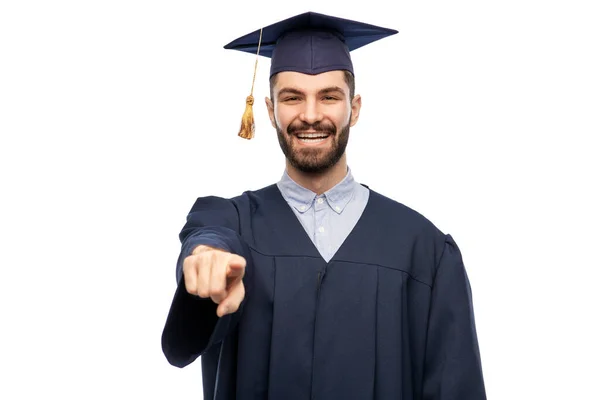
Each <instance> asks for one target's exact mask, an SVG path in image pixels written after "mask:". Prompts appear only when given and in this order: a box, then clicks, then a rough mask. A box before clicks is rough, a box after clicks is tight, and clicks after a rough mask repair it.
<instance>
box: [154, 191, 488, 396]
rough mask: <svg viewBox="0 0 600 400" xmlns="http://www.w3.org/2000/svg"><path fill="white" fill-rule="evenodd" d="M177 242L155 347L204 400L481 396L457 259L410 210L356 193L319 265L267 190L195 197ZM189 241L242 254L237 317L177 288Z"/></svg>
mask: <svg viewBox="0 0 600 400" xmlns="http://www.w3.org/2000/svg"><path fill="white" fill-rule="evenodd" d="M180 239H181V241H182V252H181V254H180V259H179V263H178V268H177V279H178V287H177V290H176V293H175V296H174V298H173V302H172V305H171V308H170V311H169V315H168V317H167V321H166V324H165V327H164V331H163V335H162V348H163V352H164V354H165V356H166V358H167V360H168V361H169V362H170V363H171V364H172V365H175V366H177V367H185V366H186V365H189V364H190V363H192V362H193V361H194V360H196V359H197V358H198V357H199V356H201V362H202V371H203V384H204V398H205V399H218V400H225V399H285V400H296V399H298V400H300V399H302V400H307V399H318V400H325V399H327V400H332V399H361V400H362V399H365V400H366V399H377V400H383V399H404V400H409V399H410V400H412V399H431V400H433V399H436V400H482V399H485V398H486V395H485V389H484V383H483V374H482V368H481V362H480V355H479V348H478V342H477V334H476V330H475V321H474V316H473V307H472V299H471V288H470V285H469V281H468V277H467V274H466V271H465V268H464V265H463V262H462V258H461V254H460V250H459V248H458V247H457V245H456V243H455V242H454V240H453V239H452V237H451V236H450V235H445V234H443V233H442V232H440V231H439V230H438V229H437V228H436V227H435V226H434V225H433V224H432V223H431V222H430V221H428V220H427V219H426V218H424V217H423V216H422V215H420V214H419V213H417V212H416V211H414V210H412V209H410V208H408V207H406V206H404V205H402V204H400V203H398V202H395V201H393V200H391V199H388V198H386V197H384V196H382V195H380V194H378V193H376V192H374V191H373V190H372V189H370V197H369V202H368V204H367V207H366V209H365V211H364V213H363V215H362V216H361V218H360V219H359V221H358V223H357V225H356V226H355V228H354V230H353V231H352V232H351V233H350V235H349V236H348V237H347V239H346V240H345V242H344V243H343V245H342V246H341V247H340V249H339V250H338V252H337V253H336V254H335V256H334V257H333V258H332V259H331V261H330V262H326V261H325V260H324V259H323V258H322V257H321V255H320V254H319V252H318V250H317V248H316V247H315V246H314V245H313V243H312V241H311V240H310V238H309V237H308V236H307V235H306V232H305V230H304V228H303V227H302V225H301V223H300V222H299V221H298V219H297V218H296V216H295V215H294V213H293V212H292V210H291V209H290V207H289V206H288V204H287V203H286V202H285V200H284V199H283V197H282V196H281V194H280V192H279V190H278V188H277V186H276V185H271V186H268V187H266V188H263V189H261V190H257V191H248V192H245V193H244V194H242V195H240V196H238V197H236V198H233V199H224V198H219V197H203V198H199V199H197V201H196V202H195V204H194V206H193V207H192V209H191V211H190V213H189V215H188V219H187V223H186V224H185V226H184V228H183V229H182V231H181V234H180ZM200 243H202V244H208V245H212V246H216V247H220V248H224V249H226V250H228V251H230V252H233V253H236V254H239V255H241V256H243V257H245V258H246V260H247V268H246V275H245V277H244V284H245V287H246V297H245V299H244V301H243V303H242V306H241V307H240V309H239V310H238V312H236V313H234V314H231V315H228V316H225V317H223V318H218V317H217V316H216V305H215V304H214V303H213V302H212V301H211V300H210V299H201V298H199V297H196V296H192V295H189V294H188V293H187V292H186V290H185V285H184V283H183V280H182V279H181V260H182V259H183V258H184V257H185V256H187V255H188V254H189V253H190V252H191V249H192V248H193V247H195V246H196V245H197V244H200Z"/></svg>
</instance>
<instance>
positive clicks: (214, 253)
mask: <svg viewBox="0 0 600 400" xmlns="http://www.w3.org/2000/svg"><path fill="white" fill-rule="evenodd" d="M245 271H246V259H244V258H243V257H240V256H238V255H237V254H232V253H228V252H226V251H224V250H220V249H215V248H212V247H209V246H204V245H201V246H198V247H196V248H195V249H194V251H193V253H192V254H191V255H190V256H188V257H186V259H185V260H184V261H183V276H184V279H185V288H186V290H187V291H188V293H189V294H193V295H197V296H199V297H201V298H209V297H210V298H211V299H212V301H214V302H215V303H216V304H218V305H219V306H218V307H217V315H218V316H219V317H222V316H224V315H227V314H231V313H234V312H236V311H237V310H238V308H239V307H240V304H241V303H242V300H244V296H245V294H246V293H245V289H244V282H243V281H242V278H243V277H244V273H245Z"/></svg>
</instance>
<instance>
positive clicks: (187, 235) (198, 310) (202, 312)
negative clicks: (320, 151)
mask: <svg viewBox="0 0 600 400" xmlns="http://www.w3.org/2000/svg"><path fill="white" fill-rule="evenodd" d="M179 239H180V241H181V252H180V254H179V257H178V260H177V267H176V279H177V289H176V290H175V295H174V297H173V300H172V303H171V307H170V309H169V313H168V316H167V320H166V323H165V326H164V329H163V333H162V338H161V339H162V340H161V341H162V350H163V353H164V355H165V357H166V358H167V360H168V362H169V363H170V364H171V365H174V366H176V367H179V368H183V367H185V366H187V365H189V364H191V363H192V362H194V361H195V360H196V359H197V358H198V357H199V356H201V355H202V354H204V353H205V352H206V351H208V350H209V349H211V348H212V347H213V346H214V345H215V344H218V343H220V342H221V341H222V340H223V339H224V338H225V337H226V336H227V335H228V334H229V333H230V332H231V331H232V330H233V329H234V328H235V327H236V325H237V322H238V321H239V318H240V315H241V313H242V311H243V308H244V304H245V300H244V301H242V304H241V305H240V307H239V309H238V311H237V312H235V313H232V314H228V315H225V316H223V317H222V318H219V317H218V316H217V314H216V310H217V305H216V304H215V303H214V302H213V301H212V300H211V299H210V298H209V299H203V298H200V297H198V296H194V295H191V294H189V293H188V292H187V290H186V289H185V282H184V279H183V268H182V266H183V260H184V259H185V258H186V257H187V256H189V255H190V254H191V253H192V251H193V250H194V248H195V247H196V246H198V245H200V244H203V245H208V246H212V247H216V248H220V249H223V250H225V251H228V252H230V253H234V254H237V255H240V256H242V257H244V258H245V259H246V273H245V275H244V278H243V281H244V286H245V290H246V297H245V298H247V296H248V294H249V291H250V288H249V285H248V281H249V280H250V276H251V273H252V268H253V267H252V259H251V256H250V251H249V248H248V246H247V244H246V243H245V242H244V240H243V239H242V238H241V236H240V234H239V213H238V210H237V208H236V206H235V205H234V203H233V202H232V201H231V200H228V199H223V198H219V197H214V196H211V197H204V198H199V199H197V200H196V202H195V203H194V206H193V207H192V209H191V211H190V213H189V214H188V217H187V221H186V223H185V225H184V227H183V229H182V230H181V232H180V234H179Z"/></svg>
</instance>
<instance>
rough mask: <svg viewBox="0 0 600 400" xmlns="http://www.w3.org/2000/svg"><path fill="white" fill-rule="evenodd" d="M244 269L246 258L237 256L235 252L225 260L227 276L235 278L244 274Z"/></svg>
mask: <svg viewBox="0 0 600 400" xmlns="http://www.w3.org/2000/svg"><path fill="white" fill-rule="evenodd" d="M245 269H246V259H245V258H244V257H241V256H238V255H237V254H232V255H231V257H230V258H229V260H228V262H227V272H226V274H227V277H228V278H237V277H240V276H244V271H245Z"/></svg>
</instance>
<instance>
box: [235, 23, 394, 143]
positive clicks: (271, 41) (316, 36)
mask: <svg viewBox="0 0 600 400" xmlns="http://www.w3.org/2000/svg"><path fill="white" fill-rule="evenodd" d="M396 33H398V31H397V30H394V29H389V28H382V27H379V26H375V25H371V24H366V23H363V22H358V21H352V20H348V19H343V18H338V17H333V16H329V15H324V14H319V13H315V12H306V13H303V14H299V15H296V16H294V17H291V18H287V19H285V20H282V21H279V22H276V23H274V24H272V25H269V26H266V27H263V28H260V29H258V30H256V31H254V32H252V33H249V34H247V35H244V36H242V37H239V38H237V39H235V40H234V41H232V42H230V43H229V44H227V45H225V46H224V47H225V49H228V50H239V51H242V52H246V53H252V54H256V57H257V60H256V63H255V65H254V78H253V81H252V89H251V91H250V95H249V96H248V97H247V98H246V110H245V112H244V115H243V117H242V126H241V128H240V132H239V136H241V137H242V138H245V139H251V138H252V137H253V136H254V117H253V115H252V105H253V104H254V97H253V96H252V93H253V91H254V79H255V78H256V66H257V63H258V56H259V55H261V56H265V57H268V58H270V59H271V69H270V75H269V76H270V77H271V76H273V75H275V74H277V73H279V72H282V71H295V72H301V73H304V74H311V75H314V74H320V73H323V72H327V71H334V70H347V71H349V72H350V73H352V74H354V68H353V65H352V59H351V57H350V52H351V51H353V50H356V49H358V48H360V47H363V46H365V45H367V44H369V43H372V42H375V41H377V40H379V39H383V38H385V37H387V36H390V35H394V34H396Z"/></svg>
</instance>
